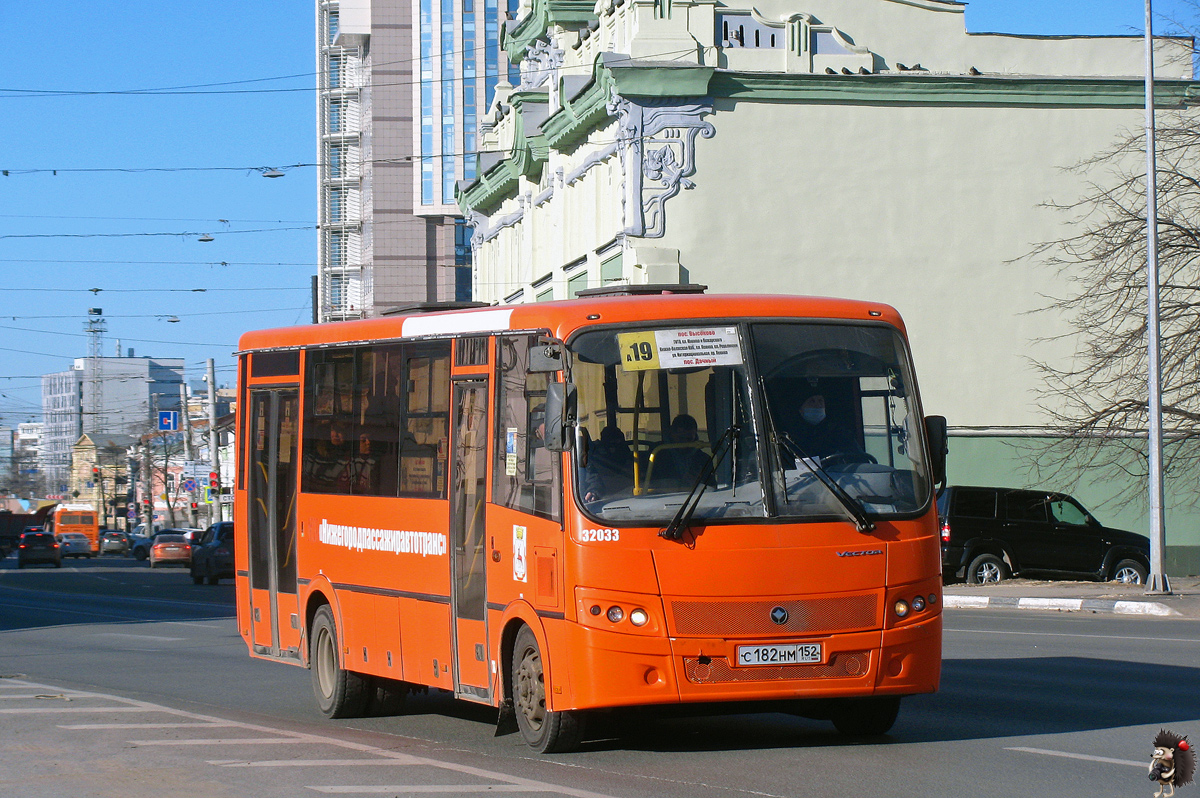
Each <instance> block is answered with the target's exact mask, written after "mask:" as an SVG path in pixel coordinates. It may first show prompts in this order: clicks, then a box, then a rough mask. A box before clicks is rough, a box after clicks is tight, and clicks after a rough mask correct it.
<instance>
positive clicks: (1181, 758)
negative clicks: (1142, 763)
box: [1150, 729, 1196, 798]
mask: <svg viewBox="0 0 1200 798" xmlns="http://www.w3.org/2000/svg"><path fill="white" fill-rule="evenodd" d="M1195 772H1196V754H1195V753H1194V752H1193V751H1192V744H1191V743H1189V742H1188V738H1187V736H1186V735H1185V736H1183V737H1180V736H1179V735H1178V734H1176V733H1175V732H1170V731H1167V730H1166V729H1160V730H1159V732H1158V735H1157V736H1156V737H1155V738H1154V756H1152V757H1151V758H1150V781H1157V782H1158V792H1156V793H1154V798H1171V796H1173V795H1174V794H1175V788H1176V787H1182V786H1183V785H1185V784H1191V783H1192V776H1193V775H1194V774H1195ZM1167 790H1170V792H1167Z"/></svg>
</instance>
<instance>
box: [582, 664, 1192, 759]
mask: <svg viewBox="0 0 1200 798" xmlns="http://www.w3.org/2000/svg"><path fill="white" fill-rule="evenodd" d="M1198 682H1200V668H1190V667H1183V666H1173V665H1155V664H1146V663H1137V662H1130V661H1126V660H1105V659H1090V658H1084V657H1031V658H1018V659H988V660H946V661H945V662H944V663H943V666H942V683H941V690H940V691H939V692H938V693H936V694H933V695H922V696H911V697H909V698H906V699H905V700H904V702H903V705H902V706H901V709H900V717H899V718H898V719H897V721H896V724H895V726H893V727H892V730H891V732H889V733H888V734H887V735H884V736H882V737H878V738H850V737H845V736H843V735H841V734H839V733H838V732H837V731H836V730H835V729H834V728H833V725H832V724H831V723H828V722H825V721H820V720H811V719H807V718H802V717H796V716H792V715H789V714H786V713H781V712H772V711H771V709H772V708H771V707H770V706H769V705H760V706H761V708H762V710H763V711H761V712H757V713H756V712H755V706H754V705H740V704H738V705H728V706H726V707H721V706H719V705H718V706H713V705H708V706H706V707H704V708H700V707H696V708H689V707H681V708H674V707H647V708H645V709H640V710H623V711H616V712H612V713H601V714H599V715H597V717H595V718H594V719H593V720H592V722H591V723H590V724H589V734H588V735H587V737H586V740H587V741H586V742H585V743H584V744H583V746H582V750H584V751H588V750H592V751H599V750H622V749H625V750H644V751H656V752H672V751H679V752H686V751H720V750H729V751H734V750H754V749H776V748H817V747H825V746H847V745H861V744H863V743H868V744H876V745H878V744H883V745H888V744H892V745H896V744H905V743H926V742H950V741H955V740H978V739H989V738H999V737H1021V736H1029V735H1046V734H1063V733H1070V732H1084V731H1093V730H1102V729H1110V728H1123V727H1127V726H1139V725H1156V724H1166V723H1178V722H1181V721H1188V720H1194V719H1200V694H1198V693H1197V691H1195V690H1193V689H1190V687H1184V686H1191V685H1195V684H1197V683H1198ZM705 710H707V711H709V712H710V713H711V714H705Z"/></svg>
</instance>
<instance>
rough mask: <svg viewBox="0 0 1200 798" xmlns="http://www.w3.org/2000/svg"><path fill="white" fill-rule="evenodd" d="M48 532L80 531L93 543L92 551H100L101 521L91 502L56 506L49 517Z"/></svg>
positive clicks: (57, 533)
mask: <svg viewBox="0 0 1200 798" xmlns="http://www.w3.org/2000/svg"><path fill="white" fill-rule="evenodd" d="M47 520H48V521H50V524H48V527H49V528H48V529H47V530H46V531H47V532H53V534H55V535H61V534H63V533H64V532H78V533H80V534H82V535H86V536H87V539H88V542H90V543H91V545H92V553H93V554H99V553H100V523H99V521H98V520H97V517H96V508H95V507H93V506H92V505H90V504H60V505H58V506H57V507H55V508H54V512H53V514H52V515H51V516H50V517H49V518H48V519H47Z"/></svg>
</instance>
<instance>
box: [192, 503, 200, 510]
mask: <svg viewBox="0 0 1200 798" xmlns="http://www.w3.org/2000/svg"><path fill="white" fill-rule="evenodd" d="M199 506H200V505H199V504H197V503H196V502H192V509H193V510H195V509H196V508H197V507H199Z"/></svg>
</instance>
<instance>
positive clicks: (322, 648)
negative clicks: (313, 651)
mask: <svg viewBox="0 0 1200 798" xmlns="http://www.w3.org/2000/svg"><path fill="white" fill-rule="evenodd" d="M316 648H317V662H316V668H317V685H318V686H319V687H320V688H321V695H323V696H325V697H326V698H329V697H330V696H332V695H333V681H334V679H333V672H334V668H335V667H336V665H337V663H336V655H335V654H334V651H333V642H332V638H331V636H330V634H329V630H328V629H321V630H320V631H319V632H318V633H317V646H316Z"/></svg>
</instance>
